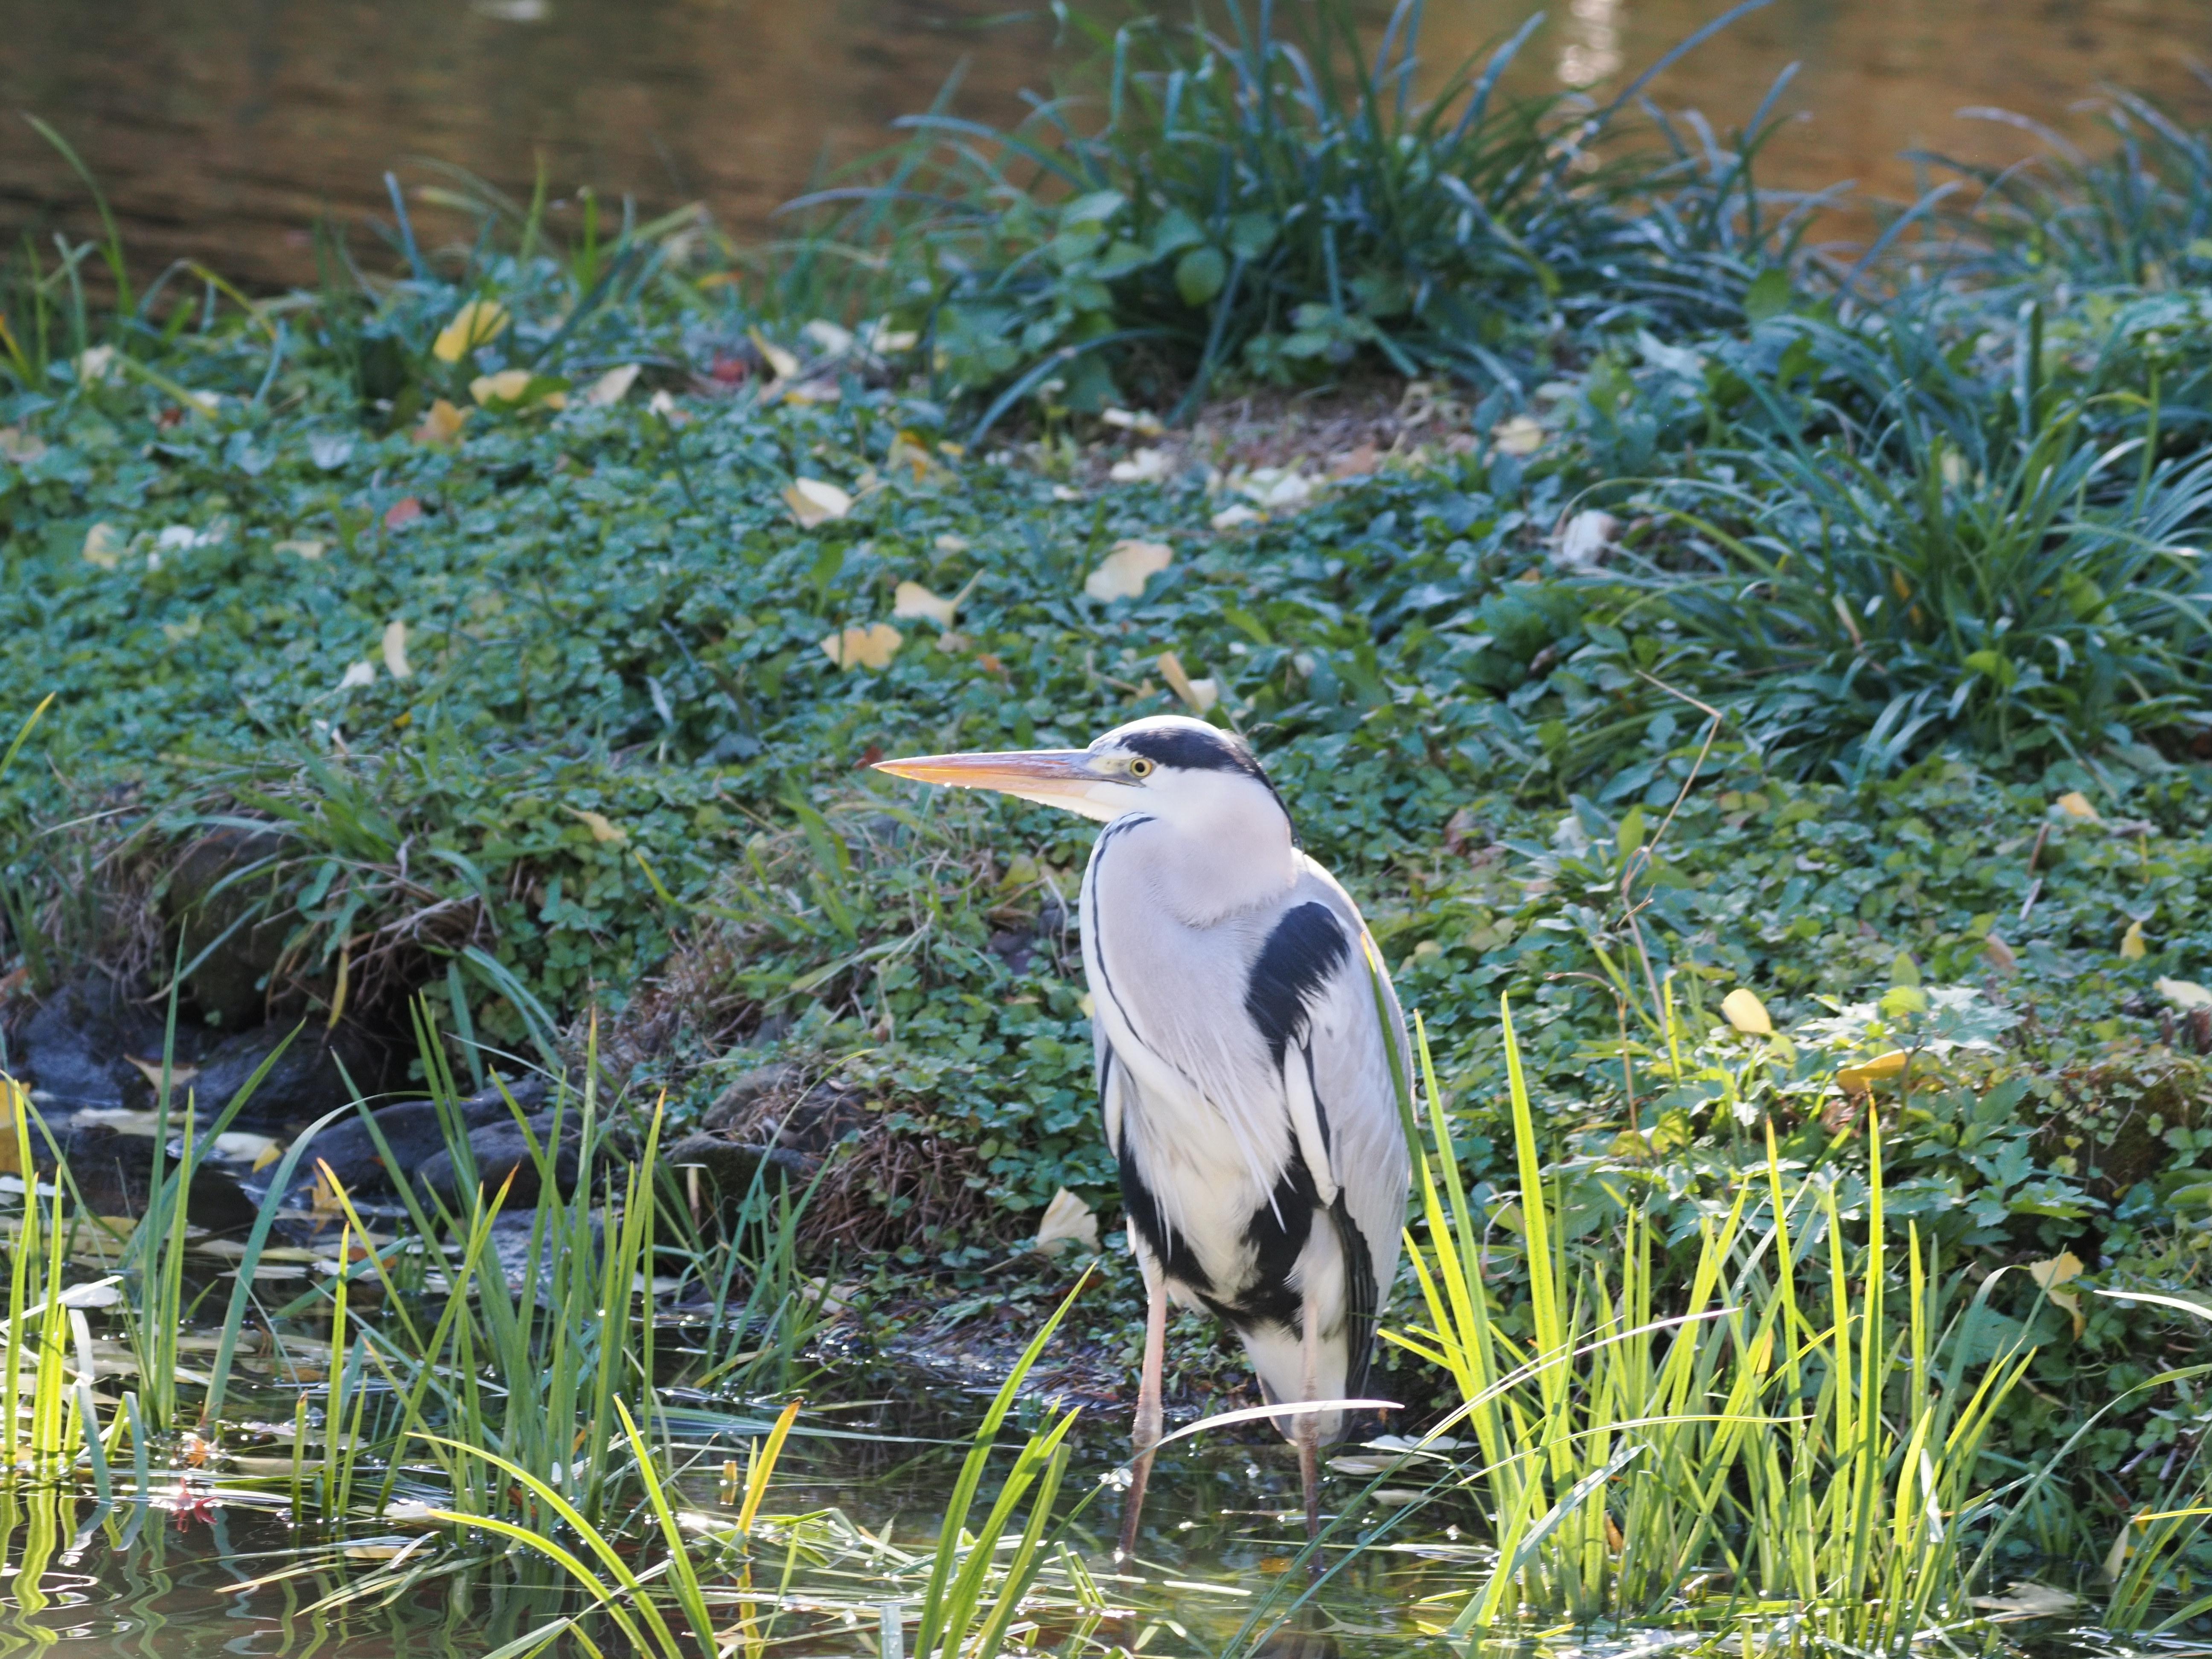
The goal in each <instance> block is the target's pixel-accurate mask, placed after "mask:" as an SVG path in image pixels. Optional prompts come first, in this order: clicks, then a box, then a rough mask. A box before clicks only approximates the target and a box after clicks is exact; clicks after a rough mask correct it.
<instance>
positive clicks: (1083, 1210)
mask: <svg viewBox="0 0 2212 1659" xmlns="http://www.w3.org/2000/svg"><path fill="white" fill-rule="evenodd" d="M1067 1244H1075V1245H1079V1246H1080V1247H1081V1248H1083V1249H1086V1250H1096V1249H1097V1248H1098V1215H1097V1212H1096V1211H1095V1210H1093V1209H1092V1208H1091V1206H1089V1205H1088V1204H1085V1202H1084V1201H1083V1200H1081V1199H1079V1198H1078V1197H1077V1196H1076V1195H1075V1194H1073V1193H1071V1192H1070V1191H1068V1190H1067V1188H1065V1187H1062V1188H1060V1190H1059V1191H1058V1192H1056V1193H1054V1194H1053V1195H1052V1202H1051V1203H1049V1204H1048V1205H1046V1206H1044V1218H1043V1219H1042V1221H1040V1222H1039V1223H1038V1224H1037V1234H1036V1247H1035V1248H1036V1249H1039V1250H1041V1251H1043V1252H1044V1253H1045V1254H1046V1255H1050V1254H1051V1253H1052V1252H1053V1251H1054V1250H1056V1249H1060V1247H1062V1246H1063V1245H1067Z"/></svg>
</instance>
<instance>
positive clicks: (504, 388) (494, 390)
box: [469, 368, 530, 404]
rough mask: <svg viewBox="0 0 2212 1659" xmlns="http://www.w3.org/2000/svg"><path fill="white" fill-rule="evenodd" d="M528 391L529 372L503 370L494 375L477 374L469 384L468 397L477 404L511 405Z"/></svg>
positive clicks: (510, 369) (522, 369) (517, 369)
mask: <svg viewBox="0 0 2212 1659" xmlns="http://www.w3.org/2000/svg"><path fill="white" fill-rule="evenodd" d="M529 390H530V371H529V370H528V369H526V368H505V369H501V371H500V372H499V373H498V374H479V375H477V377H476V379H475V380H471V381H470V382H469V396H470V397H471V398H475V399H476V400H477V403H479V404H511V403H515V402H517V401H519V400H520V398H521V397H522V394H523V393H524V392H527V391H529Z"/></svg>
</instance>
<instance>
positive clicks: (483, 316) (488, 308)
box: [430, 300, 507, 363]
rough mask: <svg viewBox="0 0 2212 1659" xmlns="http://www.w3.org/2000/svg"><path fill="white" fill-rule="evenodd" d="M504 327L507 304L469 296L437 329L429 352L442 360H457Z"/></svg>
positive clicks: (453, 361)
mask: <svg viewBox="0 0 2212 1659" xmlns="http://www.w3.org/2000/svg"><path fill="white" fill-rule="evenodd" d="M506 331H507V308H506V307H504V306H501V305H500V304H498V303H496V302H495V301H490V300H471V301H469V302H468V303H467V304H466V305H465V306H463V307H461V308H460V309H459V311H457V312H455V313H453V321H451V322H450V323H447V325H445V327H443V328H441V329H440V330H439V331H438V337H437V339H436V340H435V341H434V342H432V343H431V346H430V355H431V356H434V357H435V358H436V359H437V360H438V361H439V362H441V363H458V362H460V361H461V359H462V358H464V357H465V356H468V355H469V353H470V352H471V351H473V350H475V349H477V347H478V346H480V345H484V344H487V343H489V342H491V341H493V340H496V339H497V338H498V337H500V336H501V335H502V334H504V333H505V332H506Z"/></svg>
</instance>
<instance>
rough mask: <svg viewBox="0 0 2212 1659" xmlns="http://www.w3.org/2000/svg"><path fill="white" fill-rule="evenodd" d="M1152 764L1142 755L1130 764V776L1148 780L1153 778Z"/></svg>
mask: <svg viewBox="0 0 2212 1659" xmlns="http://www.w3.org/2000/svg"><path fill="white" fill-rule="evenodd" d="M1129 775H1130V776H1131V777H1133V778H1148V777H1150V776H1152V762H1150V761H1148V760H1146V758H1145V757H1143V756H1142V755H1139V756H1138V757H1137V758H1136V759H1134V760H1133V761H1131V762H1130V763H1129Z"/></svg>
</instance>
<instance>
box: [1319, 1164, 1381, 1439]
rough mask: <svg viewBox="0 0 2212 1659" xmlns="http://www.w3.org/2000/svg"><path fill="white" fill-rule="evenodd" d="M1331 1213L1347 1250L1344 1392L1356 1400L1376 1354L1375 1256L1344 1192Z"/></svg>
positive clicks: (1363, 1389)
mask: <svg viewBox="0 0 2212 1659" xmlns="http://www.w3.org/2000/svg"><path fill="white" fill-rule="evenodd" d="M1328 1213H1329V1219H1331V1220H1332V1221H1334V1222H1335V1223H1336V1242H1337V1247H1338V1248H1339V1249H1341V1250H1342V1251H1343V1252H1344V1298H1345V1313H1346V1318H1345V1322H1344V1327H1345V1328H1344V1340H1345V1344H1346V1353H1347V1357H1346V1361H1345V1366H1344V1392H1345V1395H1346V1398H1348V1399H1352V1400H1357V1399H1358V1398H1359V1397H1360V1396H1361V1395H1364V1394H1365V1393H1366V1392H1367V1370H1368V1367H1369V1365H1370V1364H1372V1363H1373V1361H1374V1358H1375V1316H1376V1306H1375V1258H1374V1256H1373V1255H1370V1253H1369V1251H1368V1249H1367V1238H1366V1236H1365V1235H1364V1234H1363V1233H1362V1232H1361V1231H1359V1227H1358V1224H1357V1223H1356V1222H1354V1221H1353V1220H1352V1212H1351V1211H1350V1210H1349V1209H1347V1208H1346V1206H1345V1202H1344V1194H1342V1193H1339V1194H1337V1195H1336V1202H1335V1203H1334V1204H1332V1205H1330V1206H1329V1211H1328Z"/></svg>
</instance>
